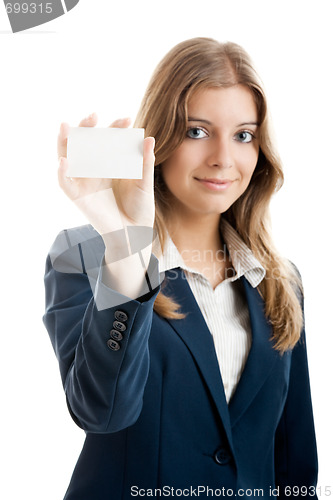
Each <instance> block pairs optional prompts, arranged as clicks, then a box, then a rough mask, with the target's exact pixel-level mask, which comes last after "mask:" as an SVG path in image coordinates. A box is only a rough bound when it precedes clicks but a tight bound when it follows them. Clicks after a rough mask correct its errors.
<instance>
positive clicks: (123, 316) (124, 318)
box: [114, 311, 128, 321]
mask: <svg viewBox="0 0 333 500" xmlns="http://www.w3.org/2000/svg"><path fill="white" fill-rule="evenodd" d="M114 317H115V318H116V319H117V320H118V321H127V320H128V316H127V314H126V313H124V311H116V312H115V313H114Z"/></svg>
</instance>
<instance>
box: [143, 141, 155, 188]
mask: <svg viewBox="0 0 333 500" xmlns="http://www.w3.org/2000/svg"><path fill="white" fill-rule="evenodd" d="M154 147H155V139H154V137H146V138H145V140H144V141H143V174H142V187H143V189H144V190H147V191H148V190H151V189H153V187H154V167H155V155H154Z"/></svg>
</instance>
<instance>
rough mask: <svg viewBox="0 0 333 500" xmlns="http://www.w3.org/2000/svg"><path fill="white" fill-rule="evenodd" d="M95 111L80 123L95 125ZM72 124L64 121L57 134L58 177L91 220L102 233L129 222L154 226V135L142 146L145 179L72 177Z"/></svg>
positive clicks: (125, 122)
mask: <svg viewBox="0 0 333 500" xmlns="http://www.w3.org/2000/svg"><path fill="white" fill-rule="evenodd" d="M96 123H97V116H96V114H95V113H93V114H92V115H90V116H89V117H88V118H85V119H83V120H82V121H81V122H80V124H79V126H80V127H94V126H95V125H96ZM129 124H130V120H129V119H128V118H125V119H123V120H116V121H115V122H113V123H112V125H111V127H117V128H123V127H124V128H125V127H128V126H129ZM68 132H69V126H68V124H66V123H62V124H61V127H60V132H59V136H58V158H59V163H60V164H59V170H58V179H59V184H60V187H61V188H62V189H63V191H64V192H65V193H66V195H67V196H68V197H69V198H70V199H71V200H72V201H73V202H74V203H75V204H76V205H77V206H78V207H79V208H80V210H81V211H82V212H83V213H84V214H85V216H86V217H87V219H88V221H89V222H90V223H91V224H92V225H93V226H94V228H95V229H96V230H97V231H98V232H99V233H100V234H101V235H102V237H106V235H110V233H112V232H114V231H117V230H119V229H122V228H126V227H128V226H145V227H147V226H148V227H151V228H152V227H153V224H154V215H155V205H154V161H155V157H154V144H155V141H154V138H152V137H147V138H146V139H145V140H144V148H143V177H142V179H96V178H70V177H67V176H66V171H67V168H68V161H67V138H68Z"/></svg>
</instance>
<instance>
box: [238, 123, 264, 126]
mask: <svg viewBox="0 0 333 500" xmlns="http://www.w3.org/2000/svg"><path fill="white" fill-rule="evenodd" d="M245 125H255V126H256V127H259V123H258V122H245V123H240V124H239V125H237V127H245Z"/></svg>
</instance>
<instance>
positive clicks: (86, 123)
mask: <svg viewBox="0 0 333 500" xmlns="http://www.w3.org/2000/svg"><path fill="white" fill-rule="evenodd" d="M96 124H97V114H96V113H91V115H89V116H87V118H83V120H81V121H80V123H79V127H95V125H96Z"/></svg>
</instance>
